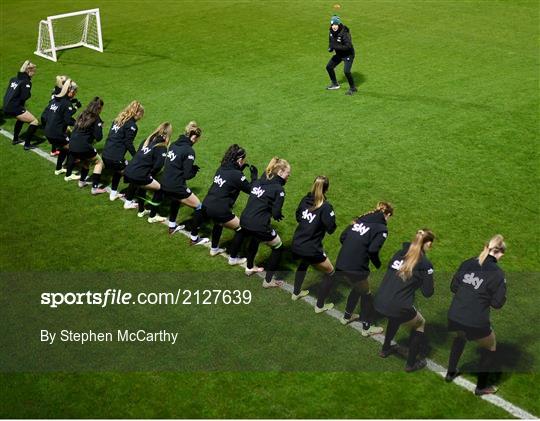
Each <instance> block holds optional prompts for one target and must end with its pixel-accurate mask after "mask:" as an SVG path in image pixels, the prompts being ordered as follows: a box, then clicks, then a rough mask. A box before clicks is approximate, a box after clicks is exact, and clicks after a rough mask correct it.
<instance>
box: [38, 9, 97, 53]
mask: <svg viewBox="0 0 540 421" xmlns="http://www.w3.org/2000/svg"><path fill="white" fill-rule="evenodd" d="M75 47H88V48H92V49H93V50H96V51H100V52H103V40H102V38H101V20H100V18H99V9H91V10H81V11H80V12H73V13H64V14H62V15H55V16H49V17H48V18H47V20H42V21H41V22H39V34H38V42H37V49H36V51H35V54H37V55H38V56H40V57H44V58H46V59H49V60H52V61H57V58H56V52H57V51H60V50H66V49H68V48H75Z"/></svg>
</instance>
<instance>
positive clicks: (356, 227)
mask: <svg viewBox="0 0 540 421" xmlns="http://www.w3.org/2000/svg"><path fill="white" fill-rule="evenodd" d="M352 230H353V231H354V232H357V233H358V234H360V235H364V234H365V233H366V232H368V231H369V230H370V228H369V227H366V226H365V225H364V224H363V223H359V224H354V225H353V227H352Z"/></svg>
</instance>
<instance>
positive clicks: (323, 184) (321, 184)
mask: <svg viewBox="0 0 540 421" xmlns="http://www.w3.org/2000/svg"><path fill="white" fill-rule="evenodd" d="M329 186H330V181H329V180H328V177H326V176H324V175H319V176H318V177H317V178H316V179H315V181H314V182H313V186H312V187H311V195H312V196H313V206H312V207H311V209H310V211H314V210H315V209H318V208H320V207H321V206H322V204H323V203H324V201H325V200H326V196H325V194H326V192H327V191H328V187H329Z"/></svg>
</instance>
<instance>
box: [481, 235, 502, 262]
mask: <svg viewBox="0 0 540 421" xmlns="http://www.w3.org/2000/svg"><path fill="white" fill-rule="evenodd" d="M505 251H506V243H505V242H504V237H503V236H502V235H501V234H497V235H494V236H493V237H491V240H489V241H488V242H487V243H486V244H485V245H484V250H482V253H480V256H478V262H479V263H480V266H482V265H483V264H484V262H485V260H486V258H487V257H488V255H489V253H491V252H495V253H497V252H498V253H501V252H502V253H504V252H505Z"/></svg>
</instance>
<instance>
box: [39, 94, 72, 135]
mask: <svg viewBox="0 0 540 421" xmlns="http://www.w3.org/2000/svg"><path fill="white" fill-rule="evenodd" d="M76 111H77V110H76V109H75V108H74V107H73V106H72V104H71V101H70V100H69V98H68V97H67V96H63V97H61V98H58V97H57V96H55V97H54V98H53V99H52V100H50V101H49V104H48V105H47V107H46V108H45V111H44V112H43V114H42V118H43V120H44V121H45V130H44V131H45V136H47V137H48V138H49V139H65V138H66V130H67V128H68V126H73V125H74V124H75V119H74V118H73V114H75V112H76Z"/></svg>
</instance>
